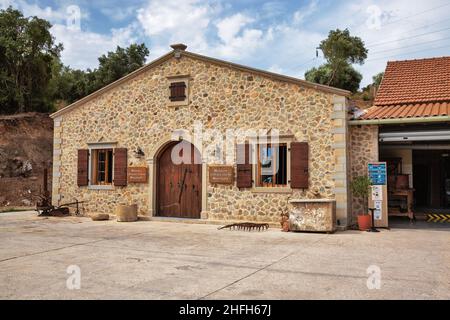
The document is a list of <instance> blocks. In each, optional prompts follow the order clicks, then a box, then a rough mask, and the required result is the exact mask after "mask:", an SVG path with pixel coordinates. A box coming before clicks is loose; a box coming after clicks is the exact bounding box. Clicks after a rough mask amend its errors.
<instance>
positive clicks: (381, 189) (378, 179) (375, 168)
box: [368, 162, 389, 228]
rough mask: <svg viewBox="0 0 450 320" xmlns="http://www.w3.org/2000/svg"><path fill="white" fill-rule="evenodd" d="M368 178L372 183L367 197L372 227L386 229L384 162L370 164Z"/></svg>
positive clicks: (385, 166) (386, 204)
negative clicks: (370, 209) (370, 210)
mask: <svg viewBox="0 0 450 320" xmlns="http://www.w3.org/2000/svg"><path fill="white" fill-rule="evenodd" d="M368 173H369V178H370V180H371V181H372V190H371V191H372V192H371V193H370V196H369V208H373V209H374V210H373V211H372V227H373V228H375V227H376V228H388V227H389V223H388V193H387V164H386V162H370V163H369V164H368Z"/></svg>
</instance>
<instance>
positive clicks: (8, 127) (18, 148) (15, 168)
mask: <svg viewBox="0 0 450 320" xmlns="http://www.w3.org/2000/svg"><path fill="white" fill-rule="evenodd" d="M52 148H53V120H52V119H51V118H49V116H48V115H47V114H40V113H25V114H18V115H9V116H0V210H1V209H2V208H5V207H13V206H14V207H32V206H34V205H35V203H36V200H37V199H36V198H35V197H32V195H33V194H38V193H40V191H41V190H42V188H43V187H42V180H43V179H42V178H43V171H44V167H47V168H48V169H49V170H48V171H49V185H48V188H49V190H50V189H51V171H52V170H51V168H52Z"/></svg>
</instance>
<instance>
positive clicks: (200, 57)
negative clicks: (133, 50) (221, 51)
mask: <svg viewBox="0 0 450 320" xmlns="http://www.w3.org/2000/svg"><path fill="white" fill-rule="evenodd" d="M175 53H177V54H178V55H180V56H186V57H189V58H192V59H197V60H202V61H205V62H208V63H214V64H218V65H221V66H225V67H229V68H233V69H237V70H240V71H243V72H249V73H253V74H257V75H260V76H263V77H267V78H270V79H273V80H278V81H285V82H289V83H293V84H297V85H299V86H302V87H305V88H310V89H315V90H319V91H324V92H327V93H332V94H336V95H340V96H346V97H348V96H349V95H350V91H347V90H343V89H338V88H334V87H329V86H326V85H322V84H316V83H312V82H308V81H306V80H301V79H298V78H294V77H290V76H285V75H281V74H277V73H273V72H269V71H265V70H260V69H255V68H251V67H247V66H244V65H240V64H236V63H232V62H228V61H224V60H219V59H215V58H211V57H207V56H203V55H200V54H196V53H192V52H189V51H183V50H173V51H171V52H169V53H167V54H165V55H163V56H161V57H160V58H158V59H156V60H154V61H152V62H150V63H148V64H146V65H145V66H143V67H141V68H139V69H137V70H136V71H133V72H132V73H130V74H128V75H126V76H124V77H123V78H120V79H119V80H117V81H115V82H113V83H111V84H109V85H107V86H105V87H103V88H101V89H99V90H97V91H95V92H94V93H91V94H90V95H88V96H86V97H84V98H82V99H80V100H78V101H76V102H74V103H72V104H71V105H68V106H67V107H65V108H63V109H61V110H58V111H57V112H55V113H53V114H51V115H50V117H51V118H56V117H59V116H61V115H63V114H64V113H67V112H69V111H71V110H72V109H74V108H76V107H78V106H80V105H82V104H84V103H86V102H88V101H90V100H92V99H94V98H96V97H98V96H100V95H101V94H103V93H105V92H107V91H109V90H111V89H113V88H115V87H117V86H119V85H121V84H123V83H124V82H126V81H128V80H131V79H133V78H135V77H137V76H138V75H140V74H142V73H143V72H145V71H147V70H150V69H152V68H154V67H156V66H158V65H160V64H162V63H163V62H165V61H167V60H169V59H171V58H172V57H175Z"/></svg>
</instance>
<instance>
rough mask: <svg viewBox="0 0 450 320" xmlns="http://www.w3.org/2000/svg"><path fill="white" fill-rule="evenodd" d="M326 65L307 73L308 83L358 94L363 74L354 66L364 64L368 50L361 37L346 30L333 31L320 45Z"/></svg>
mask: <svg viewBox="0 0 450 320" xmlns="http://www.w3.org/2000/svg"><path fill="white" fill-rule="evenodd" d="M319 48H320V49H321V50H322V52H323V55H324V57H325V59H326V61H327V62H326V63H325V64H324V65H322V66H320V67H319V68H313V69H311V70H308V71H307V72H306V73H305V78H306V80H308V81H311V82H316V83H321V84H326V85H329V86H333V87H337V88H341V89H345V90H350V91H352V92H356V91H357V89H358V88H359V85H360V83H361V80H362V76H361V74H360V73H359V72H358V71H356V70H355V69H354V68H353V67H352V64H363V63H364V61H365V60H366V59H367V53H368V50H367V49H366V48H365V46H364V42H363V41H362V40H361V39H360V38H359V37H353V36H351V35H350V32H349V31H348V30H347V29H345V30H339V29H337V30H332V31H330V33H329V35H328V38H327V39H325V40H323V41H322V42H321V43H320V46H319Z"/></svg>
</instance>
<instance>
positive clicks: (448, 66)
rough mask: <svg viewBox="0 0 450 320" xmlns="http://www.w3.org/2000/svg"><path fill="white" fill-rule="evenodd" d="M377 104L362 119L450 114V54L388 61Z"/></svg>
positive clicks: (376, 100) (360, 118)
mask: <svg viewBox="0 0 450 320" xmlns="http://www.w3.org/2000/svg"><path fill="white" fill-rule="evenodd" d="M374 104H375V106H374V107H371V108H369V109H367V110H366V113H364V114H363V115H362V116H360V117H359V120H381V119H402V118H422V117H439V116H450V57H443V58H432V59H422V60H408V61H395V62H388V65H387V68H386V72H385V75H384V78H383V82H382V83H381V86H380V89H379V90H378V93H377V96H376V98H375V103H374Z"/></svg>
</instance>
